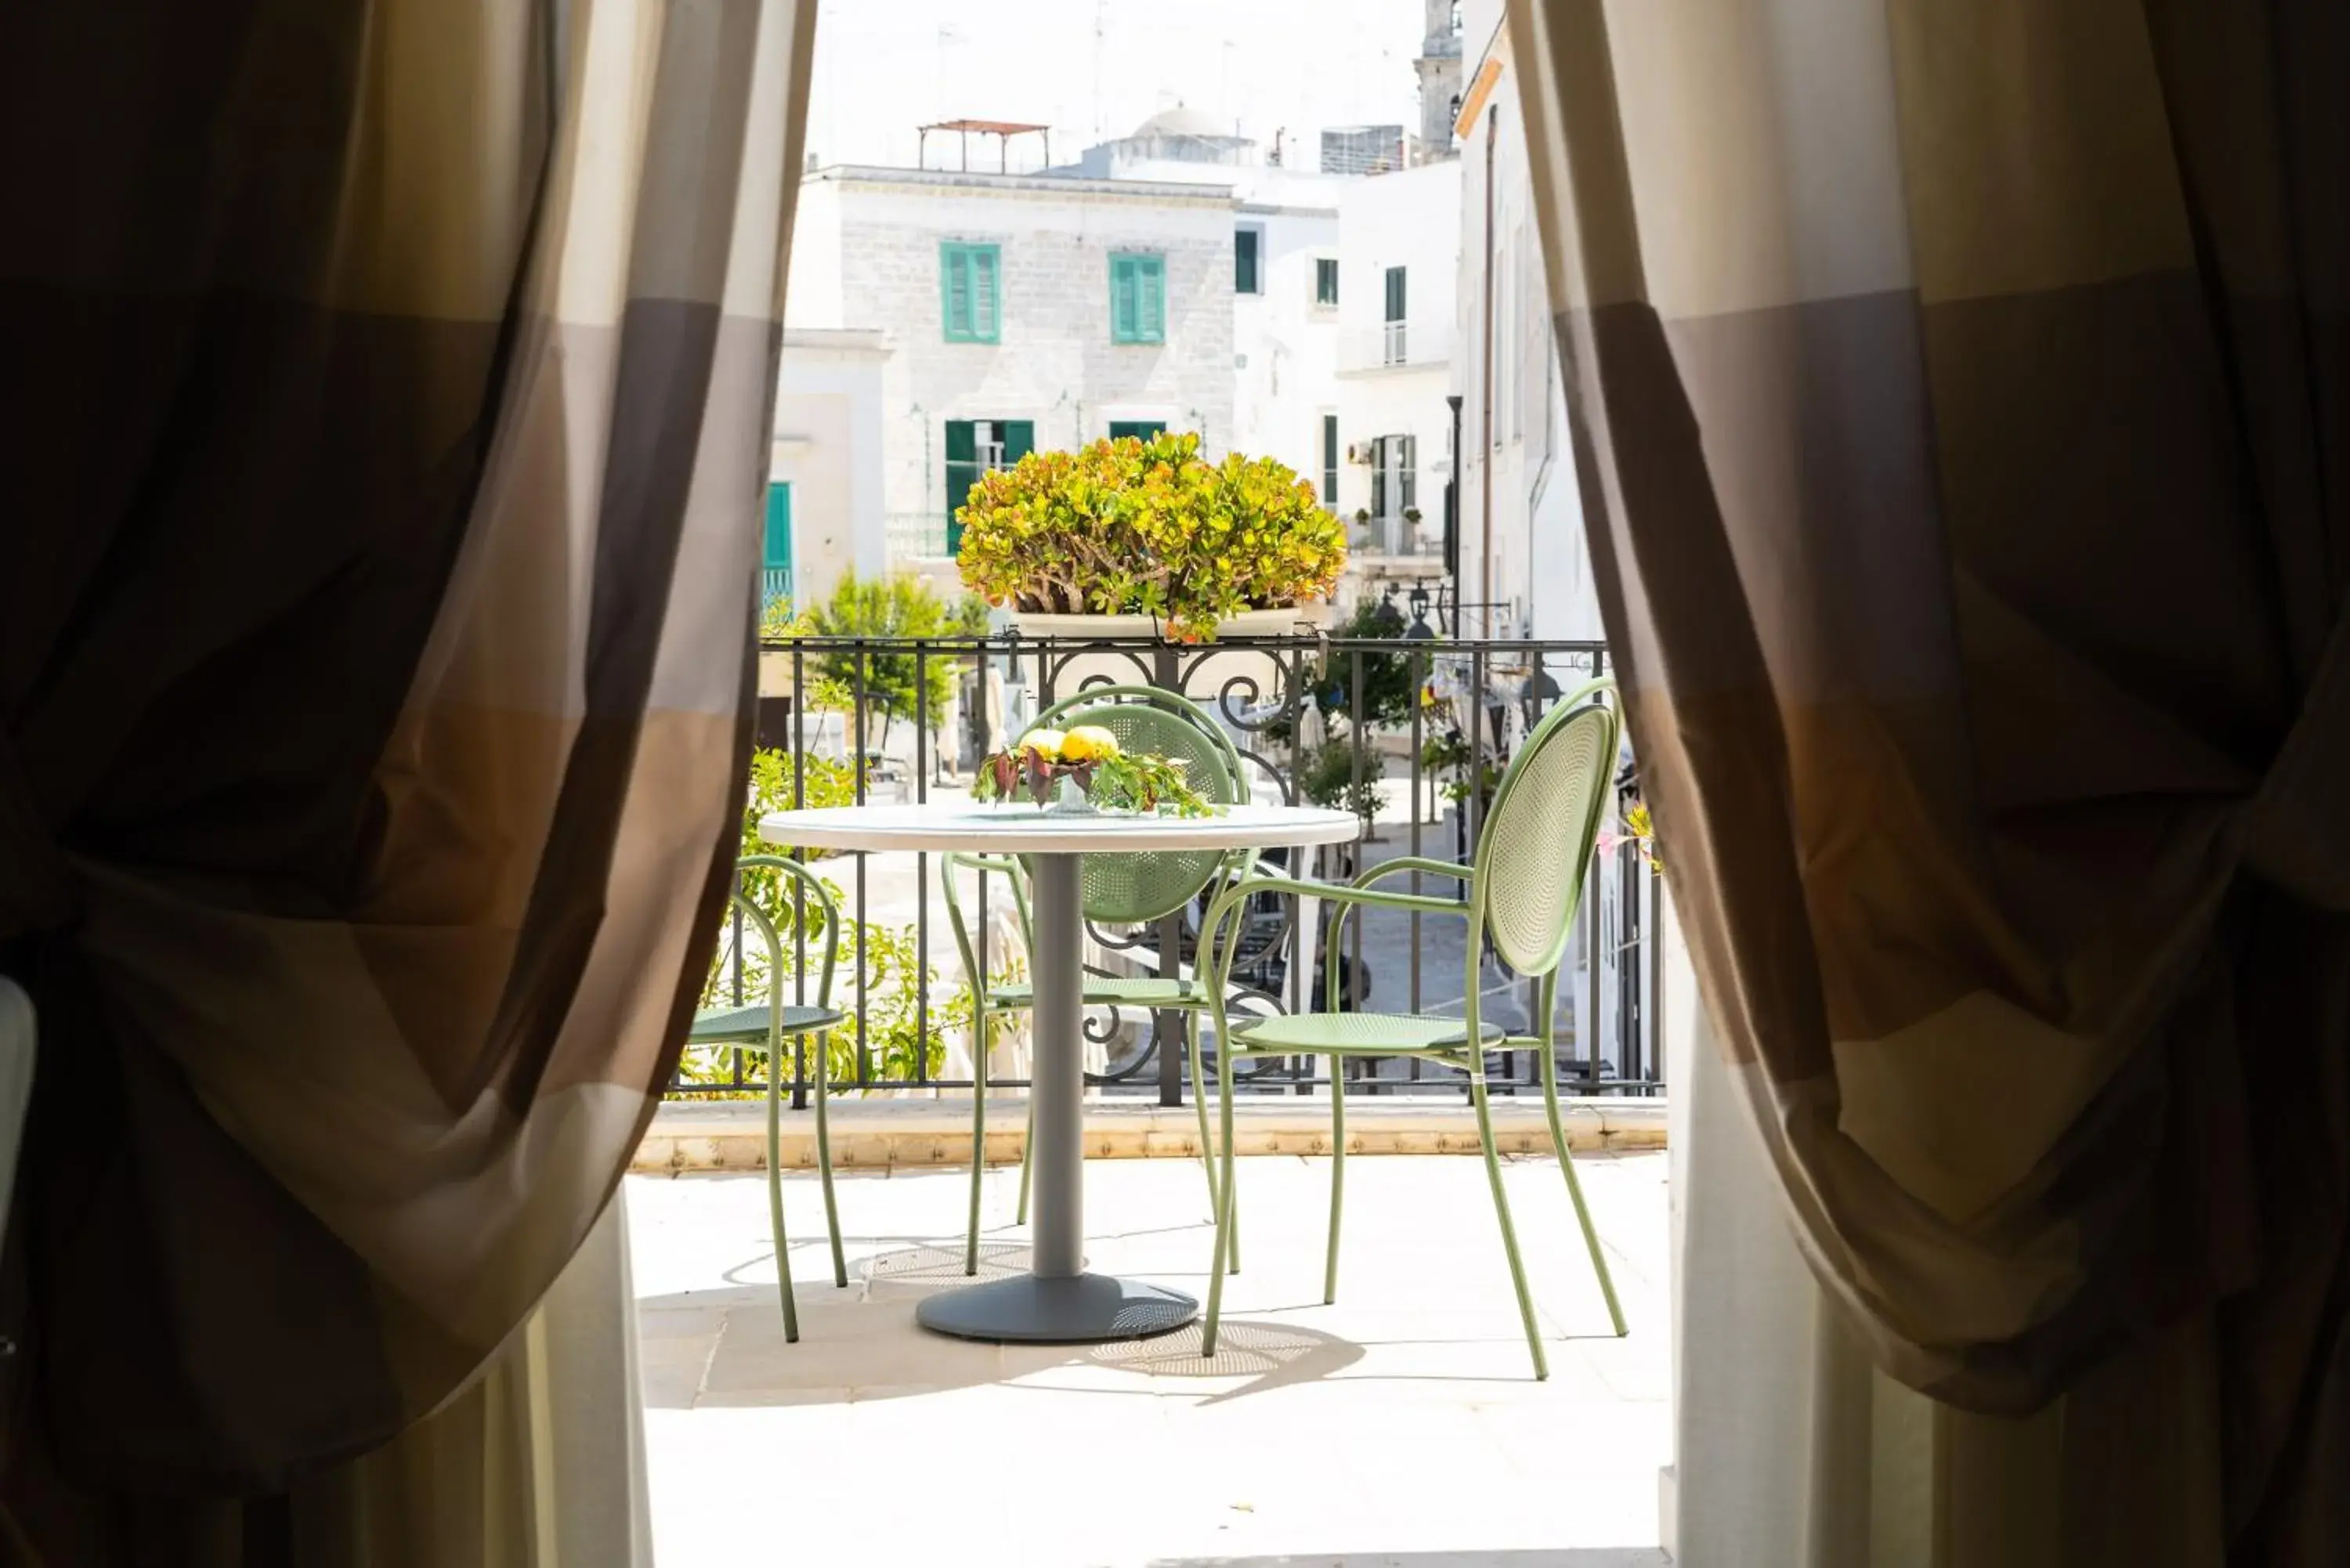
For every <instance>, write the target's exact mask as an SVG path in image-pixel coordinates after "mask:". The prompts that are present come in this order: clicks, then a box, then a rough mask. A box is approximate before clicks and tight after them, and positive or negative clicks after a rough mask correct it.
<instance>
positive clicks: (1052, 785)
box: [971, 724, 1216, 816]
mask: <svg viewBox="0 0 2350 1568" xmlns="http://www.w3.org/2000/svg"><path fill="white" fill-rule="evenodd" d="M1064 779H1066V780H1068V781H1069V782H1071V783H1073V784H1076V786H1077V787H1078V788H1079V789H1080V790H1083V791H1084V792H1085V795H1086V799H1087V801H1088V802H1090V803H1091V804H1092V805H1096V806H1097V807H1099V808H1100V809H1102V810H1104V811H1132V812H1143V811H1155V812H1163V813H1165V814H1167V815H1170V816H1211V815H1214V813H1215V810H1216V808H1215V807H1214V806H1212V805H1209V804H1208V803H1207V802H1206V801H1205V800H1203V799H1201V795H1200V793H1199V792H1198V791H1197V790H1195V789H1193V788H1192V787H1191V783H1190V781H1189V780H1187V779H1185V778H1184V776H1183V770H1182V769H1181V768H1180V767H1178V766H1176V765H1175V764H1174V763H1171V762H1169V761H1168V760H1167V759H1166V758H1165V757H1162V756H1158V755H1156V754H1154V753H1149V752H1129V751H1127V750H1125V749H1124V748H1123V747H1121V746H1120V745H1119V744H1118V737H1117V736H1115V735H1113V734H1111V733H1110V732H1108V731H1107V730H1105V729H1102V728H1100V727H1099V726H1097V725H1093V724H1080V725H1079V726H1077V727H1076V729H1074V730H1071V731H1068V732H1066V733H1064V732H1061V731H1059V730H1031V731H1029V732H1028V733H1026V734H1025V735H1023V736H1021V737H1020V740H1019V742H1018V743H1017V744H1015V745H1014V746H1013V747H1012V749H1011V750H1009V751H1003V752H995V753H990V754H989V755H988V756H986V757H983V758H982V759H981V760H980V764H979V775H978V777H976V778H975V779H973V780H972V789H971V793H972V799H974V800H978V801H983V802H994V801H1008V800H1014V799H1016V798H1018V797H1019V796H1020V795H1022V794H1025V795H1026V796H1027V797H1028V798H1029V799H1030V800H1031V801H1033V802H1035V804H1036V805H1040V806H1041V805H1048V804H1049V803H1050V802H1051V801H1052V798H1053V795H1054V793H1055V790H1056V789H1057V788H1058V786H1059V784H1060V783H1061V781H1062V780H1064Z"/></svg>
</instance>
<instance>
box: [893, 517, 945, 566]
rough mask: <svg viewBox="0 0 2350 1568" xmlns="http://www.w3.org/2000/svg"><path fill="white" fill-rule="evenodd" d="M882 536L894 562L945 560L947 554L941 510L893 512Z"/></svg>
mask: <svg viewBox="0 0 2350 1568" xmlns="http://www.w3.org/2000/svg"><path fill="white" fill-rule="evenodd" d="M883 538H884V540H885V541H886V544H887V546H888V549H889V559H890V560H891V561H893V562H895V561H938V560H944V559H945V558H946V557H947V556H948V555H949V553H950V552H949V551H948V549H947V519H946V514H945V513H944V512H943V511H938V512H892V513H890V514H889V519H888V521H887V524H886V528H885V531H884V534H883Z"/></svg>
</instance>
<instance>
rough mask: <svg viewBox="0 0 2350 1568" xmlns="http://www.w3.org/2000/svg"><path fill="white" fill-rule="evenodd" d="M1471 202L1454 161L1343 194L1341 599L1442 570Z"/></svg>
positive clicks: (1355, 185) (1354, 185) (1357, 185)
mask: <svg viewBox="0 0 2350 1568" xmlns="http://www.w3.org/2000/svg"><path fill="white" fill-rule="evenodd" d="M1460 202H1461V165H1460V164H1459V163H1458V162H1457V161H1449V160H1448V161H1443V162H1439V163H1428V164H1423V165H1421V166H1420V167H1419V168H1417V169H1407V170H1402V171H1398V172H1395V173H1391V174H1381V175H1378V176H1376V177H1374V178H1371V179H1367V180H1360V181H1353V182H1347V184H1346V185H1345V186H1344V187H1343V188H1342V190H1341V191H1340V193H1339V198H1338V244H1339V264H1338V342H1337V369H1336V378H1335V389H1336V406H1335V408H1333V409H1332V410H1330V411H1331V413H1332V414H1334V415H1335V416H1336V423H1335V426H1334V427H1333V430H1334V433H1335V437H1336V441H1335V445H1336V452H1337V455H1338V457H1339V462H1338V464H1337V474H1336V479H1337V483H1336V509H1337V511H1338V513H1339V514H1340V515H1342V516H1344V517H1346V518H1347V520H1348V525H1349V532H1350V536H1351V539H1352V543H1353V545H1354V549H1353V552H1352V555H1353V556H1354V559H1353V560H1351V561H1350V563H1349V566H1348V575H1349V576H1350V578H1352V579H1354V580H1353V581H1352V582H1351V583H1350V584H1349V585H1348V587H1347V589H1344V590H1342V593H1341V597H1342V598H1345V597H1349V596H1350V595H1359V594H1362V593H1366V592H1370V591H1374V590H1376V589H1377V588H1378V587H1381V586H1383V579H1388V578H1392V577H1396V576H1404V577H1410V578H1414V579H1417V578H1420V577H1423V576H1429V575H1430V574H1431V572H1432V571H1436V570H1440V562H1441V559H1442V551H1443V538H1444V486H1445V481H1446V479H1447V477H1448V476H1449V475H1450V473H1451V439H1452V410H1451V404H1450V403H1449V402H1448V401H1447V397H1448V394H1450V393H1451V390H1452V381H1453V371H1452V353H1453V341H1454V336H1455V319H1454V318H1455V315H1456V309H1455V305H1454V290H1455V287H1456V286H1457V284H1458V282H1459V275H1460V256H1459V254H1458V253H1459V247H1460V241H1461V223H1460V216H1459V211H1458V209H1459V206H1460ZM1414 514H1417V515H1416V516H1415V515H1414Z"/></svg>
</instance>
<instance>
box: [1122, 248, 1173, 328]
mask: <svg viewBox="0 0 2350 1568" xmlns="http://www.w3.org/2000/svg"><path fill="white" fill-rule="evenodd" d="M1109 340H1110V341H1111V342H1113V343H1164V342H1166V341H1167V258H1166V257H1165V256H1162V255H1155V254H1139V253H1135V252H1119V253H1117V254H1113V255H1112V256H1111V257H1110V258H1109Z"/></svg>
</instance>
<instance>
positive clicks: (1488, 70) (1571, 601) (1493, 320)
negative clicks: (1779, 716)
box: [1454, 0, 1604, 640]
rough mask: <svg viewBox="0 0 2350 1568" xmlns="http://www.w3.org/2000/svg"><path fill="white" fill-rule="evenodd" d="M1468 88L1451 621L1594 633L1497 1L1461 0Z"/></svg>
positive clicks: (1509, 631) (1508, 629)
mask: <svg viewBox="0 0 2350 1568" xmlns="http://www.w3.org/2000/svg"><path fill="white" fill-rule="evenodd" d="M1466 20H1467V25H1468V26H1469V28H1470V36H1471V39H1472V40H1474V42H1475V47H1477V50H1478V55H1479V58H1478V59H1477V61H1476V63H1475V66H1474V67H1473V68H1472V69H1471V71H1470V73H1469V77H1470V79H1471V81H1473V82H1476V83H1478V84H1479V87H1478V88H1477V90H1476V91H1475V92H1473V93H1472V95H1471V99H1470V100H1469V101H1467V102H1465V103H1464V104H1463V105H1462V107H1461V118H1460V120H1459V122H1458V124H1457V126H1456V130H1457V131H1458V133H1459V142H1458V145H1459V148H1460V152H1461V157H1460V163H1459V166H1460V169H1461V202H1460V218H1459V223H1460V229H1459V234H1460V244H1459V265H1460V282H1459V298H1460V314H1459V334H1458V336H1459V343H1460V348H1459V352H1458V353H1457V354H1456V356H1455V365H1456V366H1457V370H1456V377H1455V379H1456V384H1455V387H1454V390H1455V391H1456V392H1458V393H1459V395H1460V397H1461V430H1462V432H1463V434H1462V439H1461V483H1460V490H1459V499H1460V524H1459V526H1460V535H1461V598H1462V600H1463V602H1464V603H1466V604H1469V605H1471V606H1480V605H1482V606H1483V607H1482V608H1475V609H1472V610H1471V613H1470V615H1469V616H1468V617H1467V618H1464V620H1463V622H1462V627H1461V629H1462V630H1463V631H1464V632H1466V631H1471V630H1472V629H1477V630H1482V631H1484V632H1486V633H1487V634H1489V635H1492V636H1495V637H1537V638H1565V639H1594V640H1596V639H1600V638H1601V637H1602V636H1603V635H1604V634H1603V631H1602V628H1601V626H1600V619H1599V602H1598V596H1597V593H1596V589H1595V587H1594V586H1593V582H1592V576H1591V559H1590V555H1589V552H1588V550H1587V549H1586V545H1585V538H1584V530H1583V507H1582V498H1581V496H1580V495H1579V494H1578V493H1577V491H1576V488H1575V472H1574V462H1573V458H1572V455H1571V452H1570V449H1569V446H1568V441H1567V431H1566V399H1565V389H1564V386H1563V383H1562V382H1561V379H1560V377H1559V373H1558V359H1557V345H1556V340H1555V335H1554V334H1553V331H1552V328H1551V321H1550V311H1549V306H1548V304H1547V301H1548V298H1549V290H1548V286H1547V282H1546V279H1545V276H1544V270H1543V254H1542V237H1541V231H1540V229H1539V228H1538V226H1537V224H1536V222H1535V217H1534V184H1533V180H1532V176H1531V174H1530V172H1529V171H1528V167H1527V158H1526V140H1525V133H1524V131H1523V128H1522V126H1521V123H1520V117H1519V111H1518V99H1517V88H1518V82H1517V75H1516V72H1515V71H1514V69H1513V67H1512V64H1511V61H1510V59H1509V57H1508V56H1509V47H1508V32H1507V30H1506V29H1505V28H1504V27H1503V26H1502V0H1467V5H1466Z"/></svg>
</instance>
